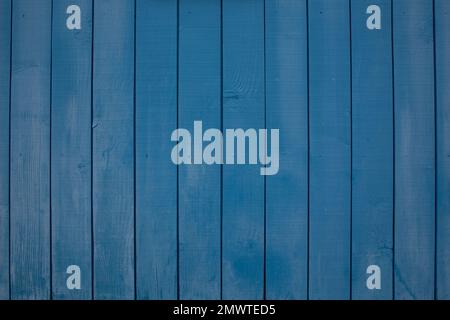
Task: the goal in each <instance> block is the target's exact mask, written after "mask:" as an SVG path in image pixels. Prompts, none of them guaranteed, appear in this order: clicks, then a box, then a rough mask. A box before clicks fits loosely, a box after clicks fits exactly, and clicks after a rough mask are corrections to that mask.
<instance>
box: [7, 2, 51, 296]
mask: <svg viewBox="0 0 450 320" xmlns="http://www.w3.org/2000/svg"><path fill="white" fill-rule="evenodd" d="M51 11H52V2H51V1H50V0H37V1H26V0H16V1H14V3H13V17H12V20H13V24H12V28H13V34H14V37H13V39H12V78H11V90H12V91H11V181H10V182H11V221H10V223H11V235H10V236H11V264H10V268H11V298H13V299H48V298H50V74H51V70H50V69H51V66H50V65H51V19H52V18H51Z"/></svg>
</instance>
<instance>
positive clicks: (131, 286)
mask: <svg viewBox="0 0 450 320" xmlns="http://www.w3.org/2000/svg"><path fill="white" fill-rule="evenodd" d="M134 17H135V8H134V2H133V1H128V0H113V1H104V0H96V1H94V33H93V37H94V55H93V70H94V75H93V90H94V92H93V116H92V117H93V118H92V139H93V146H92V149H93V152H92V158H93V160H92V161H93V162H92V166H93V177H92V178H93V185H92V188H93V189H92V193H93V195H92V203H93V218H94V219H93V224H94V225H93V227H94V235H93V236H94V261H93V264H94V271H93V272H94V292H93V294H94V298H95V299H133V298H134V297H135V281H134V276H135V274H134V267H135V264H134V263H135V258H134V241H135V239H134V128H133V125H134V23H135V19H134ZM111 279H115V280H114V281H111Z"/></svg>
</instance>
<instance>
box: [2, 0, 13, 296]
mask: <svg viewBox="0 0 450 320" xmlns="http://www.w3.org/2000/svg"><path fill="white" fill-rule="evenodd" d="M10 51H11V0H5V1H1V2H0V270H1V271H0V300H6V299H9V87H10V71H11V66H10V62H11V61H10V57H11V55H10Z"/></svg>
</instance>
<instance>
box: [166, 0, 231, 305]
mask: <svg viewBox="0 0 450 320" xmlns="http://www.w3.org/2000/svg"><path fill="white" fill-rule="evenodd" d="M179 10H180V11H179V49H178V50H179V55H178V62H179V82H178V97H179V98H178V127H180V128H188V129H189V130H190V131H191V132H193V123H194V121H196V120H201V121H203V127H204V128H203V130H207V129H208V128H220V127H221V117H222V116H221V90H222V87H221V2H220V0H184V1H181V2H180V7H179ZM166 139H167V138H166ZM178 190H179V193H178V194H179V202H178V206H179V242H180V243H179V257H180V261H179V268H180V269H179V275H180V278H179V279H180V299H219V298H220V271H221V266H220V264H221V259H220V249H221V248H220V244H221V242H220V241H221V239H220V236H221V233H220V227H221V167H220V166H217V165H215V166H208V165H194V166H181V167H180V168H179V180H178Z"/></svg>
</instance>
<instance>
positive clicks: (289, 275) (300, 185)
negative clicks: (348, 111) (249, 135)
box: [265, 0, 308, 299]
mask: <svg viewBox="0 0 450 320" xmlns="http://www.w3.org/2000/svg"><path fill="white" fill-rule="evenodd" d="M265 4H266V19H265V23H266V99H267V100H266V108H267V111H266V114H267V128H268V129H271V128H277V129H280V171H279V172H278V174H277V175H275V176H268V177H267V178H266V183H267V189H266V198H267V200H266V210H267V212H266V263H267V269H266V294H267V298H268V299H305V298H306V297H307V282H308V281H307V279H308V58H307V54H308V48H307V45H308V43H307V42H308V40H307V6H306V1H304V0H302V1H297V0H268V1H267V0H266V2H265Z"/></svg>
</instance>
